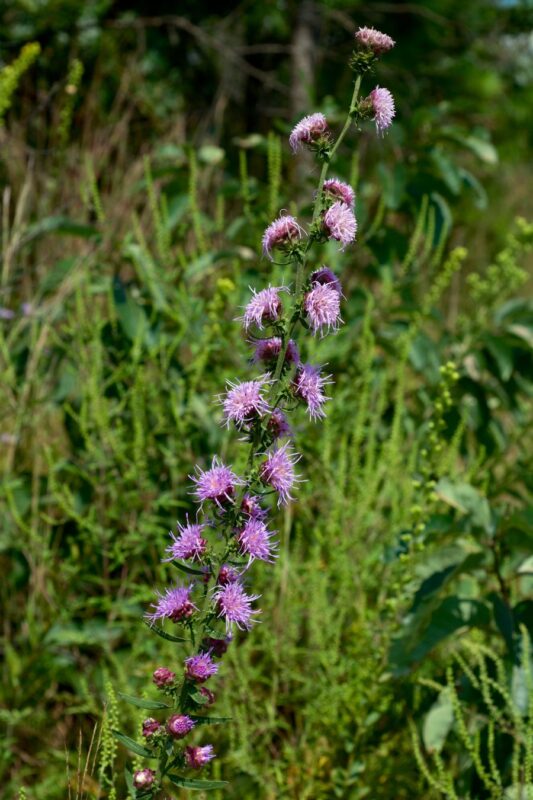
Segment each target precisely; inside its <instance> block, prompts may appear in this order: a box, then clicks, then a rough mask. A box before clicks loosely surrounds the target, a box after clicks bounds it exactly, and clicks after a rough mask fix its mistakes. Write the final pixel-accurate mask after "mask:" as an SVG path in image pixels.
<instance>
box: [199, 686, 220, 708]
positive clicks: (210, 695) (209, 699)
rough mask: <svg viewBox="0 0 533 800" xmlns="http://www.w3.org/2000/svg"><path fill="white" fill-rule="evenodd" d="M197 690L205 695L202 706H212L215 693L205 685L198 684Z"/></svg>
mask: <svg viewBox="0 0 533 800" xmlns="http://www.w3.org/2000/svg"><path fill="white" fill-rule="evenodd" d="M199 691H200V694H201V695H203V696H204V697H205V702H204V706H212V705H213V703H214V702H215V701H216V699H217V698H216V695H215V693H214V692H212V691H211V689H208V688H207V686H200V690H199Z"/></svg>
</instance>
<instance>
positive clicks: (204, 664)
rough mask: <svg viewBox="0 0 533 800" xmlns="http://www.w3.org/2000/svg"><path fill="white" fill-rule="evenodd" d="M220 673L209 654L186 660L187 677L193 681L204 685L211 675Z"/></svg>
mask: <svg viewBox="0 0 533 800" xmlns="http://www.w3.org/2000/svg"><path fill="white" fill-rule="evenodd" d="M217 672H218V664H215V663H214V661H213V659H212V658H211V656H210V655H209V653H200V655H197V656H191V657H190V658H186V659H185V676H186V677H187V678H189V679H190V680H191V681H196V682H197V683H204V681H206V680H207V679H208V678H210V677H211V675H216V673H217Z"/></svg>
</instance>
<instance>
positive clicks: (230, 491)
mask: <svg viewBox="0 0 533 800" xmlns="http://www.w3.org/2000/svg"><path fill="white" fill-rule="evenodd" d="M197 470H198V477H195V476H194V475H190V476H189V477H190V478H191V480H193V481H194V482H195V484H196V489H195V495H196V499H197V500H198V501H199V502H200V503H203V502H204V500H212V501H213V502H214V503H216V504H217V506H219V507H220V508H222V506H223V504H224V503H231V501H232V499H233V495H234V493H235V488H236V487H237V486H241V485H242V480H241V479H240V478H238V477H237V475H235V473H234V472H233V471H232V470H231V469H230V468H229V467H226V466H225V465H224V464H223V463H222V462H221V461H220V460H219V459H218V458H217V457H216V456H213V461H212V464H211V468H210V469H206V470H203V469H200V467H197Z"/></svg>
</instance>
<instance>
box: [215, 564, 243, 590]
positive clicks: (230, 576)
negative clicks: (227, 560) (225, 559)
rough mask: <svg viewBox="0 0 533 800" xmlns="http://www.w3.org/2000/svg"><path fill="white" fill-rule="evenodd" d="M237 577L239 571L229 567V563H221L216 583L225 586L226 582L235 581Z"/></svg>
mask: <svg viewBox="0 0 533 800" xmlns="http://www.w3.org/2000/svg"><path fill="white" fill-rule="evenodd" d="M238 579H239V573H238V572H237V570H236V569H234V568H233V567H230V566H229V564H222V566H221V567H220V570H219V573H218V578H217V583H218V584H219V585H220V586H226V584H228V583H235V581H236V580H238Z"/></svg>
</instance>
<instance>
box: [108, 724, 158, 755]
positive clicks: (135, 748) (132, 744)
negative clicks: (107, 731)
mask: <svg viewBox="0 0 533 800" xmlns="http://www.w3.org/2000/svg"><path fill="white" fill-rule="evenodd" d="M111 732H112V734H113V736H114V737H115V739H118V741H119V742H121V743H122V744H123V745H124V747H127V748H128V750H131V752H132V753H136V754H137V755H138V756H143V758H157V756H156V755H155V753H152V751H151V750H148V749H147V748H146V747H143V746H142V744H138V743H137V742H136V741H135V740H134V739H130V737H129V736H126V735H125V734H124V733H121V732H120V731H115V730H113V731H111Z"/></svg>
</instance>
